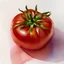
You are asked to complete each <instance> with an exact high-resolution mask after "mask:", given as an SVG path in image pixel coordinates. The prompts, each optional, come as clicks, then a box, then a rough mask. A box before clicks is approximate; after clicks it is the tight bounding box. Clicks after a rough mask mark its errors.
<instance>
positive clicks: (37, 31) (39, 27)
mask: <svg viewBox="0 0 64 64" xmlns="http://www.w3.org/2000/svg"><path fill="white" fill-rule="evenodd" d="M25 8H26V10H25V11H22V10H21V9H19V11H20V13H19V14H17V15H16V16H15V17H14V18H13V20H12V24H11V28H12V29H11V35H12V39H13V41H14V42H15V43H16V44H17V45H18V46H20V47H22V48H25V49H30V50H37V49H40V48H42V47H44V46H45V45H46V44H47V43H48V42H49V40H50V39H51V38H52V36H53V33H54V25H53V22H52V20H51V18H50V17H49V16H50V15H51V13H50V12H49V11H48V12H43V13H41V12H39V11H38V10H37V5H36V6H35V10H34V9H28V7H27V6H25Z"/></svg>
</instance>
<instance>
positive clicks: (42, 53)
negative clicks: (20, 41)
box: [22, 28, 64, 62]
mask: <svg viewBox="0 0 64 64" xmlns="http://www.w3.org/2000/svg"><path fill="white" fill-rule="evenodd" d="M22 49H23V48H22ZM23 50H24V51H25V52H26V53H27V54H28V55H30V56H31V57H33V58H36V59H39V60H44V61H50V62H59V61H63V60H64V51H63V50H64V33H63V32H61V31H60V30H58V29H56V28H55V31H54V35H53V37H52V39H51V40H50V41H49V42H48V44H46V45H45V47H43V48H42V49H40V50H36V51H31V50H26V49H23Z"/></svg>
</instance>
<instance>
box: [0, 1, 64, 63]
mask: <svg viewBox="0 0 64 64" xmlns="http://www.w3.org/2000/svg"><path fill="white" fill-rule="evenodd" d="M36 4H37V5H38V10H39V11H40V12H43V11H51V13H52V15H51V18H52V19H53V22H54V25H55V27H56V28H58V29H60V30H61V31H63V32H64V0H0V64H10V46H9V42H10V24H11V21H12V18H13V17H14V16H15V15H16V14H17V13H19V11H18V8H21V9H22V10H24V7H25V5H28V8H33V9H34V7H35V5H36Z"/></svg>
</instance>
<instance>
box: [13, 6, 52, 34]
mask: <svg viewBox="0 0 64 64" xmlns="http://www.w3.org/2000/svg"><path fill="white" fill-rule="evenodd" d="M25 8H26V11H27V13H26V12H25V11H22V10H20V9H19V11H20V12H22V13H23V14H24V15H25V16H26V17H24V16H22V18H23V19H24V20H25V22H19V23H17V24H16V25H14V28H16V27H18V26H20V25H21V27H20V29H22V28H25V27H27V26H29V27H30V34H31V33H32V29H33V28H34V27H35V26H36V27H39V28H42V29H50V28H48V27H44V25H41V24H40V23H38V22H39V21H41V20H44V19H46V18H47V17H49V16H50V15H51V13H50V12H43V13H40V14H38V11H37V5H36V6H35V12H34V16H33V15H32V14H31V13H30V10H29V9H28V8H27V5H26V7H25Z"/></svg>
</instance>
